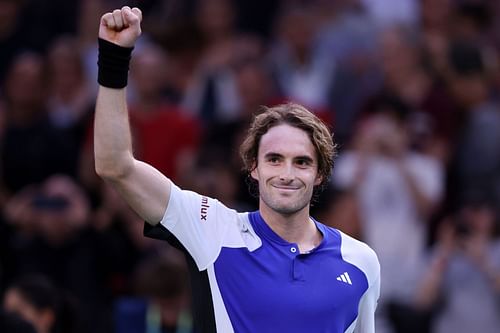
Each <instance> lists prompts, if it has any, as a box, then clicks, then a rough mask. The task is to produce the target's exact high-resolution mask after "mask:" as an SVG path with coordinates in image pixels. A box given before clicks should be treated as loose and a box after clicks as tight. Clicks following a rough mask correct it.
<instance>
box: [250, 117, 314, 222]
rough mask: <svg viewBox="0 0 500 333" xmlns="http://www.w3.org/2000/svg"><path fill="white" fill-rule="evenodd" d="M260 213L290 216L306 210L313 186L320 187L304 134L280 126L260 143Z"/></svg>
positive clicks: (256, 175)
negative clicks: (271, 212)
mask: <svg viewBox="0 0 500 333" xmlns="http://www.w3.org/2000/svg"><path fill="white" fill-rule="evenodd" d="M251 175H252V177H253V178H254V179H255V180H257V181H258V183H259V195H260V199H259V200H260V202H259V206H260V209H261V210H267V211H273V212H274V213H278V214H281V215H292V214H295V213H298V212H300V211H302V210H304V209H308V208H309V203H310V201H311V198H312V195H313V190H314V186H316V185H319V184H320V183H321V177H320V176H319V175H318V159H317V154H316V151H315V148H314V146H313V144H312V142H311V140H310V138H309V136H308V134H307V133H306V132H305V131H303V130H301V129H299V128H296V127H293V126H290V125H287V124H281V125H278V126H275V127H272V128H270V129H269V130H268V132H267V133H266V134H264V135H263V136H262V138H261V140H260V145H259V152H258V156H257V167H256V168H255V169H254V170H253V171H252V172H251Z"/></svg>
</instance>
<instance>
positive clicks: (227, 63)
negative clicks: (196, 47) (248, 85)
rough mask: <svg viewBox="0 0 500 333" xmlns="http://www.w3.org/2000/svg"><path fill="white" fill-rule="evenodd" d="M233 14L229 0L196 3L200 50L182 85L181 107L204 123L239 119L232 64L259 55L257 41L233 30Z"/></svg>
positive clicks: (260, 47)
mask: <svg viewBox="0 0 500 333" xmlns="http://www.w3.org/2000/svg"><path fill="white" fill-rule="evenodd" d="M235 15H236V13H235V8H234V5H233V3H232V2H231V1H230V0H208V1H203V2H200V6H199V7H198V9H197V12H196V23H197V27H198V29H199V31H200V32H201V33H202V35H201V39H202V40H201V41H202V43H203V44H202V45H203V50H202V53H201V55H202V56H201V57H200V58H199V59H198V62H197V63H196V65H195V67H194V68H193V71H192V73H191V76H190V79H189V81H188V84H186V85H185V90H184V91H185V94H184V98H183V102H182V105H183V106H184V107H185V108H186V109H188V110H191V111H193V112H194V113H195V114H196V116H197V117H198V118H199V119H201V120H202V121H203V122H204V123H206V124H210V123H212V122H225V121H231V120H234V119H236V118H238V117H239V111H240V109H241V108H240V96H239V95H238V91H237V87H236V82H235V81H236V79H235V74H234V70H233V65H234V64H235V63H237V62H238V61H239V60H241V59H248V58H250V59H251V58H255V57H258V56H260V54H261V52H262V46H261V41H260V40H259V39H258V38H256V37H254V36H248V35H241V34H239V33H238V32H237V31H236V29H235V25H234V20H235Z"/></svg>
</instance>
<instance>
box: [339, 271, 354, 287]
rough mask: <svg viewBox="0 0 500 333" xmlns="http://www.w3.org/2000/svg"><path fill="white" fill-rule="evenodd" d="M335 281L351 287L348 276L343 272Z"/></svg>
mask: <svg viewBox="0 0 500 333" xmlns="http://www.w3.org/2000/svg"><path fill="white" fill-rule="evenodd" d="M337 280H338V281H342V282H344V283H348V284H350V285H352V282H351V278H350V277H349V274H348V273H347V272H344V273H342V274H340V275H339V276H337Z"/></svg>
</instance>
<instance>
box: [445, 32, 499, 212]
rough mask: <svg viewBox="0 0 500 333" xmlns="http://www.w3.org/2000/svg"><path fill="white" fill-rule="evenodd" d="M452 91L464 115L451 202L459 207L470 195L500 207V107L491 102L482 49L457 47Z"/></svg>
mask: <svg viewBox="0 0 500 333" xmlns="http://www.w3.org/2000/svg"><path fill="white" fill-rule="evenodd" d="M449 60H450V67H451V69H452V71H451V72H450V82H449V86H450V90H451V92H452V94H453V97H454V100H455V102H456V103H457V106H458V108H459V110H460V111H461V114H462V122H461V127H460V132H459V133H458V137H457V139H456V146H455V148H454V151H453V153H454V154H453V157H454V158H453V161H452V162H453V163H452V164H451V169H450V174H449V176H450V181H449V184H450V188H449V199H450V200H451V202H452V205H453V206H454V207H457V206H458V205H459V204H460V203H461V202H462V201H463V200H464V199H466V198H467V197H468V196H470V195H477V194H479V195H483V196H490V197H492V198H493V200H494V205H495V207H497V209H498V207H500V106H499V105H498V103H497V102H496V101H495V100H493V99H492V98H491V94H490V89H489V84H488V83H489V81H488V77H487V72H488V67H487V65H486V63H485V61H484V54H483V53H482V52H481V49H479V48H477V47H475V46H474V45H471V44H470V43H458V42H457V43H454V44H453V45H452V46H451V48H450V53H449Z"/></svg>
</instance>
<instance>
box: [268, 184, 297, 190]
mask: <svg viewBox="0 0 500 333" xmlns="http://www.w3.org/2000/svg"><path fill="white" fill-rule="evenodd" d="M271 186H272V187H274V188H277V189H278V190H282V191H296V190H298V189H299V187H297V186H286V185H271Z"/></svg>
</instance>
